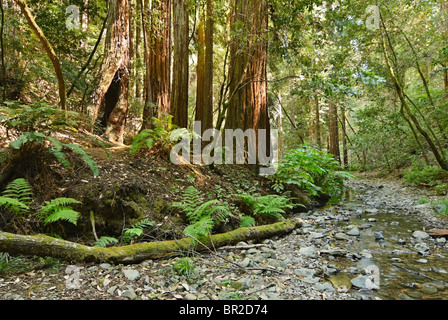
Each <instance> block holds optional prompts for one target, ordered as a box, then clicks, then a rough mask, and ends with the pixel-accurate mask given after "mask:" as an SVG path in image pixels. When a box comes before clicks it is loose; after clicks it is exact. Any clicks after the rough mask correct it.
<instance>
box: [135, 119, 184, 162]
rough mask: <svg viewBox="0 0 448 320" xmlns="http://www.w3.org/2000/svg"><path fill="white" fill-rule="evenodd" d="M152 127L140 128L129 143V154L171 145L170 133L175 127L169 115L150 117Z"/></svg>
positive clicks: (161, 148)
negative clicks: (160, 117) (159, 117)
mask: <svg viewBox="0 0 448 320" xmlns="http://www.w3.org/2000/svg"><path fill="white" fill-rule="evenodd" d="M152 120H153V124H154V128H153V129H145V130H142V131H141V132H140V133H139V134H137V135H136V136H134V139H133V141H132V145H131V154H136V153H138V152H142V151H149V150H153V149H154V148H157V149H159V150H167V149H168V148H169V147H170V146H171V140H170V137H171V133H172V131H173V130H174V129H176V128H177V127H176V126H175V125H174V124H173V123H172V120H173V117H172V116H171V115H168V116H165V117H162V119H158V118H152Z"/></svg>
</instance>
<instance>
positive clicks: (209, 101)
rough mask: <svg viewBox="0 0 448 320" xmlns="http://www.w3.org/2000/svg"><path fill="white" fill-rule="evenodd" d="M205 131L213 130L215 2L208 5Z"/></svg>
mask: <svg viewBox="0 0 448 320" xmlns="http://www.w3.org/2000/svg"><path fill="white" fill-rule="evenodd" d="M206 11H207V13H206V17H207V20H206V24H205V65H204V117H203V119H202V128H203V130H207V129H211V128H213V38H214V36H213V35H214V32H213V28H214V17H213V15H214V13H213V1H212V0H207V3H206Z"/></svg>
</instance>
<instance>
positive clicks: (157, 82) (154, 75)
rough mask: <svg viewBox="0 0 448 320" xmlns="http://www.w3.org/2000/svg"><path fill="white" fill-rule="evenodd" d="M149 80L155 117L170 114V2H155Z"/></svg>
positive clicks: (150, 43)
mask: <svg viewBox="0 0 448 320" xmlns="http://www.w3.org/2000/svg"><path fill="white" fill-rule="evenodd" d="M149 50H150V51H149V70H150V73H149V80H150V87H151V91H152V93H151V97H152V107H153V108H154V111H153V114H154V116H155V117H159V118H160V117H161V116H162V114H169V112H170V91H171V90H170V86H171V6H170V0H156V1H153V8H152V16H151V33H150V38H149Z"/></svg>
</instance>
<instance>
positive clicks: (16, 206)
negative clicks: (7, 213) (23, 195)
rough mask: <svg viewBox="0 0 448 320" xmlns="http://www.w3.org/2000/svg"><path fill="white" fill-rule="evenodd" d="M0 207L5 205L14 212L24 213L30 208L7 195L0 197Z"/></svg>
mask: <svg viewBox="0 0 448 320" xmlns="http://www.w3.org/2000/svg"><path fill="white" fill-rule="evenodd" d="M0 207H5V208H6V209H8V210H11V211H13V212H14V213H15V214H21V213H25V212H28V211H29V210H30V207H28V206H27V205H26V204H24V203H23V202H21V201H19V200H18V199H14V198H9V197H0Z"/></svg>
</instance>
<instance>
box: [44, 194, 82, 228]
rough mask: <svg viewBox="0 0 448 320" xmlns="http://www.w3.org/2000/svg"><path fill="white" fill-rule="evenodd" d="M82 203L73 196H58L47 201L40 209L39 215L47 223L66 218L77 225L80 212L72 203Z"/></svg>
mask: <svg viewBox="0 0 448 320" xmlns="http://www.w3.org/2000/svg"><path fill="white" fill-rule="evenodd" d="M80 203H81V202H79V201H78V200H75V199H72V198H56V199H53V200H50V201H45V205H44V206H43V207H41V208H40V210H39V215H40V218H41V219H42V220H44V222H45V224H48V223H53V222H56V221H60V220H65V221H68V222H70V223H72V224H74V225H76V224H77V222H78V219H79V216H80V214H79V212H77V211H75V210H73V208H72V207H71V206H70V205H73V204H80Z"/></svg>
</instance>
